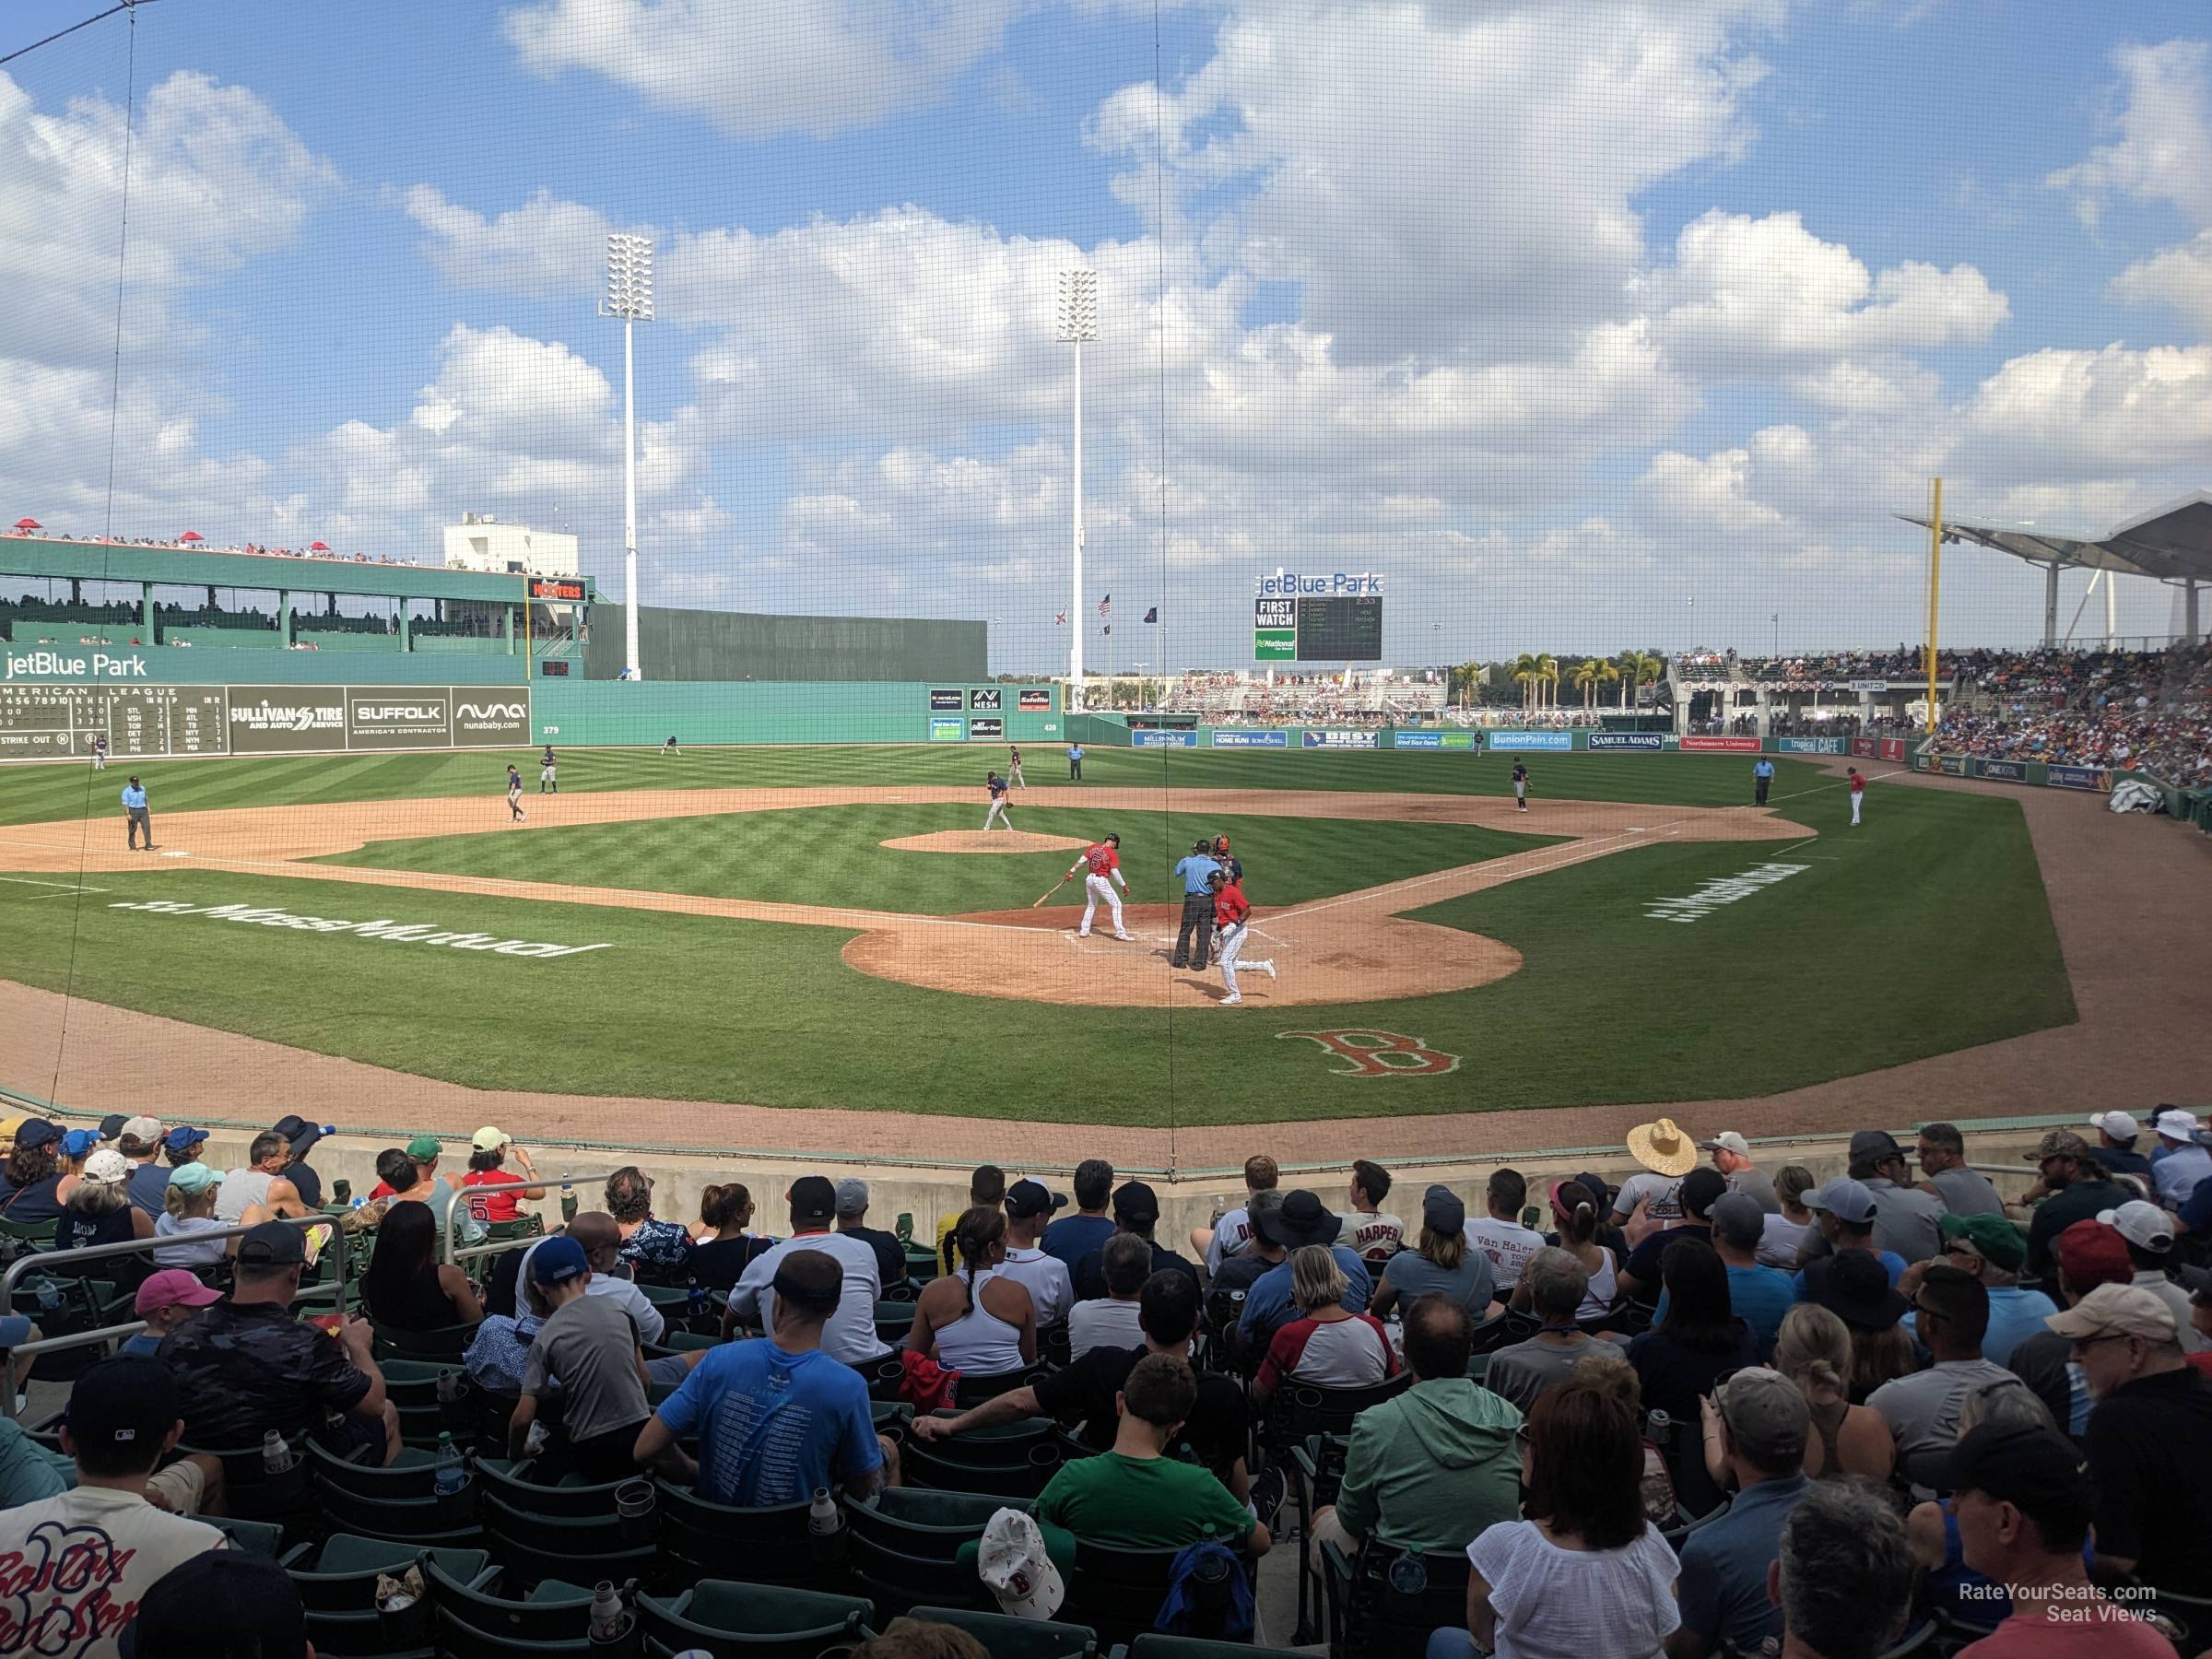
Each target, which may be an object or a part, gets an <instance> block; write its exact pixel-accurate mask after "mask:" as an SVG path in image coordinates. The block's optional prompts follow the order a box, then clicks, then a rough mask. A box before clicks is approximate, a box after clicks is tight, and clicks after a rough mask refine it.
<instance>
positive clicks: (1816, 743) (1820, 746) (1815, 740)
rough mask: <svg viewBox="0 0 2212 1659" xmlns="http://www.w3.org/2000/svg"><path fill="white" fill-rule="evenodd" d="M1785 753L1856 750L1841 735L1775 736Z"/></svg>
mask: <svg viewBox="0 0 2212 1659" xmlns="http://www.w3.org/2000/svg"><path fill="white" fill-rule="evenodd" d="M1774 741H1775V742H1776V743H1777V744H1778V745H1780V746H1781V748H1782V752H1783V754H1785V755H1845V754H1855V753H1856V752H1857V751H1856V750H1854V749H1853V748H1852V747H1850V745H1849V740H1848V739H1845V738H1842V737H1777V738H1776V739H1775V740H1774Z"/></svg>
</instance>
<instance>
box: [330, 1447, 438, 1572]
mask: <svg viewBox="0 0 2212 1659" xmlns="http://www.w3.org/2000/svg"><path fill="white" fill-rule="evenodd" d="M307 1455H308V1464H309V1466H310V1467H311V1468H312V1470H313V1472H314V1481H315V1489H316V1492H317V1494H318V1496H319V1497H320V1499H321V1501H322V1506H323V1510H324V1513H325V1514H326V1515H327V1516H328V1518H329V1520H330V1522H331V1524H333V1525H335V1526H338V1527H341V1528H343V1529H345V1530H347V1531H348V1532H354V1533H360V1534H365V1535H368V1536H370V1537H376V1538H391V1539H397V1540H401V1541H412V1542H414V1543H415V1544H416V1545H418V1547H420V1546H428V1545H434V1544H435V1545H459V1544H465V1543H467V1542H470V1541H473V1540H474V1539H476V1538H477V1537H478V1536H479V1535H480V1524H479V1523H478V1521H477V1483H476V1481H475V1479H474V1478H473V1477H471V1478H470V1479H468V1480H467V1481H466V1482H465V1484H464V1485H463V1487H462V1488H461V1490H460V1491H458V1492H456V1493H454V1494H453V1495H452V1496H451V1497H446V1498H441V1497H439V1496H438V1489H437V1482H438V1458H437V1454H436V1453H432V1452H428V1451H425V1450H423V1449H422V1448H420V1447H418V1446H402V1447H401V1448H400V1452H399V1456H398V1457H397V1458H396V1459H394V1461H393V1462H392V1463H391V1464H390V1465H387V1466H384V1467H381V1468H380V1467H378V1466H376V1465H371V1464H362V1463H351V1462H348V1461H347V1459H345V1458H343V1457H340V1456H339V1455H338V1454H337V1453H335V1452H332V1451H330V1450H328V1449H327V1448H326V1447H324V1446H323V1445H321V1444H319V1443H317V1442H314V1441H310V1442H309V1444H308V1449H307Z"/></svg>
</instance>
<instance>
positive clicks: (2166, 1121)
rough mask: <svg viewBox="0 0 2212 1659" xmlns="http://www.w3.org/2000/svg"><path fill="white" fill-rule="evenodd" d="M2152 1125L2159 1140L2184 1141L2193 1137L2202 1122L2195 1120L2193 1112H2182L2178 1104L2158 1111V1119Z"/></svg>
mask: <svg viewBox="0 0 2212 1659" xmlns="http://www.w3.org/2000/svg"><path fill="white" fill-rule="evenodd" d="M2152 1127H2153V1128H2155V1129H2156V1130H2157V1131H2158V1132H2159V1139H2160V1140H2170V1141H2184V1142H2185V1141H2188V1140H2191V1139H2193V1138H2194V1136H2195V1135H2196V1134H2197V1132H2198V1131H2199V1130H2201V1129H2202V1128H2204V1124H2200V1123H2198V1122H2197V1120H2196V1113H2195V1112H2184V1111H2183V1110H2182V1108H2180V1107H2179V1106H2169V1107H2167V1108H2166V1110H2165V1111H2163V1112H2159V1115H2158V1121H2157V1122H2156V1123H2155V1124H2153V1125H2152Z"/></svg>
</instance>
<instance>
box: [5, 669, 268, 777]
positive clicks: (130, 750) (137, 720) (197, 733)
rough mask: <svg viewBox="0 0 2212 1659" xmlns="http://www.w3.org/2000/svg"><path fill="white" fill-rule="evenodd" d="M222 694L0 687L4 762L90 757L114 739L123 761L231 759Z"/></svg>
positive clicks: (178, 689) (213, 689)
mask: <svg viewBox="0 0 2212 1659" xmlns="http://www.w3.org/2000/svg"><path fill="white" fill-rule="evenodd" d="M226 707H227V704H226V701H225V698H224V692H223V688H222V687H220V686H65V685H37V684H18V685H13V686H0V757H14V758H17V759H20V758H23V757H25V756H58V755H88V754H90V753H91V752H92V738H93V735H94V734H95V733H99V732H105V733H106V734H107V735H108V752H109V753H110V754H111V755H112V756H113V757H114V758H115V759H118V760H127V759H132V758H133V757H135V756H140V755H220V754H224V753H227V752H228V744H227V742H226V737H227V733H226V730H225V710H226Z"/></svg>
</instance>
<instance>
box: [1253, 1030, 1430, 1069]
mask: <svg viewBox="0 0 2212 1659" xmlns="http://www.w3.org/2000/svg"><path fill="white" fill-rule="evenodd" d="M1276 1035H1277V1037H1303V1038H1304V1039H1305V1040H1306V1041H1308V1042H1318V1043H1319V1044H1321V1046H1322V1047H1323V1048H1324V1049H1326V1050H1327V1051H1328V1052H1329V1053H1331V1054H1334V1055H1335V1057H1336V1058H1337V1059H1339V1060H1344V1061H1348V1062H1349V1063H1350V1064H1348V1065H1339V1066H1335V1067H1334V1068H1332V1069H1333V1070H1334V1072H1335V1076H1337V1077H1434V1076H1436V1075H1437V1074H1439V1073H1441V1072H1452V1071H1457V1070H1458V1069H1459V1056H1458V1055H1457V1054H1447V1053H1444V1052H1443V1051H1442V1050H1441V1049H1432V1048H1430V1046H1429V1045H1428V1044H1427V1043H1426V1042H1424V1041H1421V1040H1420V1039H1419V1038H1418V1037H1404V1036H1400V1035H1399V1034H1398V1033H1397V1032H1395V1031H1373V1030H1359V1029H1355V1030H1344V1031H1277V1033H1276Z"/></svg>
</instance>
